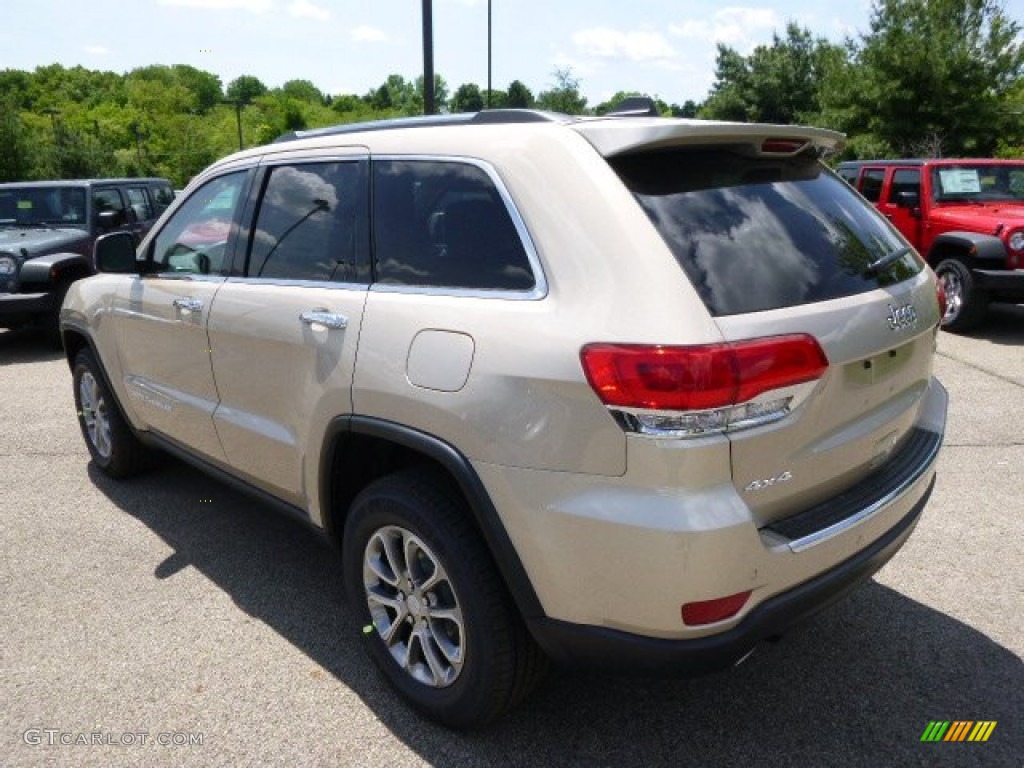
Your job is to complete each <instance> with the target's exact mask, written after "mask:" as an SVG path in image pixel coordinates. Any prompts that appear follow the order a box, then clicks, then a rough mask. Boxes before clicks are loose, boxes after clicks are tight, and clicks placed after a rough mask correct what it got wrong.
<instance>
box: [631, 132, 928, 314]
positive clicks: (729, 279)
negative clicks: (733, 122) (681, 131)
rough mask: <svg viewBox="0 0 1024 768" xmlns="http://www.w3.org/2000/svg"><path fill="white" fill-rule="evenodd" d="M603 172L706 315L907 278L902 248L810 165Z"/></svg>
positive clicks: (725, 162) (659, 165) (703, 154)
mask: <svg viewBox="0 0 1024 768" xmlns="http://www.w3.org/2000/svg"><path fill="white" fill-rule="evenodd" d="M611 165H612V167H613V168H614V169H615V170H616V172H617V173H618V174H619V177H620V178H621V179H622V180H623V182H624V183H625V184H626V186H627V187H628V188H629V189H630V191H631V192H632V193H633V195H634V197H635V198H636V200H637V202H638V203H639V204H640V206H641V207H642V208H643V210H644V212H645V213H646V214H647V216H648V218H650V220H651V222H652V223H653V224H654V226H655V227H656V228H657V230H658V232H659V233H660V234H661V237H662V239H663V240H664V241H665V243H666V244H667V245H668V247H669V249H670V250H671V251H672V254H673V255H674V256H675V258H676V260H677V261H678V262H679V265H680V266H681V267H682V269H683V270H684V271H685V272H686V275H687V276H688V277H689V279H690V282H692V283H693V285H694V287H695V288H696V289H697V292H698V293H699V294H700V297H701V299H703V301H704V304H705V305H706V306H707V308H708V310H709V311H710V312H711V313H712V314H713V315H716V316H720V315H734V314H742V313H747V312H757V311H763V310H770V309H779V308H782V307H789V306H796V305H800V304H808V303H811V302H816V301H825V300H827V299H836V298H841V297H845V296H850V295H853V294H857V293H863V292H866V291H869V290H872V289H874V288H878V287H880V286H885V285H890V284H893V283H896V282H899V281H902V280H905V279H907V278H908V277H911V276H912V275H915V274H917V273H918V272H919V271H920V270H921V269H922V263H921V262H920V260H919V258H918V257H917V256H916V255H915V254H913V252H909V253H908V254H907V255H905V256H904V257H903V258H902V259H899V260H898V261H896V262H894V263H893V264H892V265H891V266H890V267H888V268H887V269H884V270H882V271H881V274H878V275H875V274H870V273H869V270H867V266H868V265H869V264H871V263H872V262H873V261H876V260H877V259H879V258H881V257H882V256H885V255H887V254H889V253H891V252H893V251H895V250H897V249H899V248H902V247H904V246H905V243H904V242H903V241H902V240H901V239H900V238H899V236H898V235H897V234H896V232H895V231H894V230H893V229H892V228H891V227H890V226H889V225H888V224H887V223H886V222H885V220H884V219H882V218H881V217H880V216H879V214H878V213H877V212H876V211H875V210H874V209H873V208H872V207H871V206H870V205H867V204H866V203H865V202H864V201H863V200H862V199H861V198H860V197H859V196H858V195H857V194H856V193H854V192H853V190H851V189H850V187H849V185H848V184H846V183H845V182H844V181H842V180H841V179H840V178H839V177H838V176H836V175H834V174H833V173H832V172H830V171H828V170H827V169H825V167H824V166H822V165H821V164H820V163H819V162H818V161H817V159H816V158H815V157H813V156H802V157H798V158H793V159H788V160H778V159H759V158H756V157H749V156H746V155H743V154H740V153H737V152H732V151H729V150H725V149H722V150H709V149H699V150H673V151H666V152H649V153H644V154H639V155H631V156H626V157H621V158H614V159H612V161H611Z"/></svg>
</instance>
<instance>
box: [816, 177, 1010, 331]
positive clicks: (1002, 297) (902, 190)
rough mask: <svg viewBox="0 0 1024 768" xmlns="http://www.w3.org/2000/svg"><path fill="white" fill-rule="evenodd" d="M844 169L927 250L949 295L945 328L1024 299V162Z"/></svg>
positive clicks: (969, 322)
mask: <svg viewBox="0 0 1024 768" xmlns="http://www.w3.org/2000/svg"><path fill="white" fill-rule="evenodd" d="M836 172H837V173H838V174H839V175H840V176H842V177H843V178H844V179H846V180H847V181H848V182H850V184H852V185H853V186H854V187H856V188H857V190H858V191H859V192H860V193H861V194H862V195H864V197H866V198H867V199H868V200H869V201H871V202H872V203H874V204H875V206H876V207H877V208H878V209H879V210H880V211H881V212H882V214H883V215H884V216H885V217H886V218H887V219H889V221H891V222H892V223H893V224H894V225H895V226H896V228H897V229H899V231H900V232H902V233H903V236H904V237H906V238H907V239H908V240H909V241H910V242H911V244H913V246H914V247H915V248H917V250H918V251H919V252H920V253H921V255H922V256H924V257H925V259H926V260H927V261H928V263H929V264H930V265H931V267H932V269H934V270H935V272H936V274H938V276H939V281H940V284H941V285H942V287H943V290H944V291H945V294H946V314H945V317H943V319H942V327H943V328H945V329H946V330H949V331H963V330H966V329H968V328H971V327H972V326H974V325H977V324H978V323H979V322H980V321H981V320H982V318H983V317H984V316H985V312H986V310H987V309H988V305H989V302H992V301H1005V302H1014V303H1019V302H1024V160H952V159H950V160H867V161H858V162H845V163H840V164H839V166H838V167H837V168H836Z"/></svg>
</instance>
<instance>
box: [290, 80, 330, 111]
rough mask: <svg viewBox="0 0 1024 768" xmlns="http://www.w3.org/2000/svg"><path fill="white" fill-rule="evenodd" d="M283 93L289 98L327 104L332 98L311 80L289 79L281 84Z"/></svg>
mask: <svg viewBox="0 0 1024 768" xmlns="http://www.w3.org/2000/svg"><path fill="white" fill-rule="evenodd" d="M281 93H283V94H284V95H285V96H287V97H289V98H292V99H298V100H299V101H308V102H310V103H311V104H322V105H324V106H327V105H328V104H329V103H330V99H329V98H328V97H327V96H326V95H325V94H323V93H322V92H321V91H320V89H319V88H317V87H316V86H315V85H313V83H311V82H310V81H309V80H289V81H288V82H287V83H285V84H284V85H282V86H281Z"/></svg>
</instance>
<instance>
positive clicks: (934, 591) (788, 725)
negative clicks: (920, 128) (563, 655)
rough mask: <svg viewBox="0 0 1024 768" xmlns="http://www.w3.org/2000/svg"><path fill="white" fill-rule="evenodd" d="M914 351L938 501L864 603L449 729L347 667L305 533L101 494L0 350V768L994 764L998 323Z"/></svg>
mask: <svg viewBox="0 0 1024 768" xmlns="http://www.w3.org/2000/svg"><path fill="white" fill-rule="evenodd" d="M939 353H940V354H939V357H938V359H937V363H936V367H937V373H938V375H939V377H940V378H941V379H942V380H943V382H944V383H945V385H946V387H947V388H948V389H949V391H950V395H951V406H950V408H951V410H950V420H949V430H948V432H947V435H946V444H945V449H944V452H943V455H942V458H941V460H940V469H939V479H938V483H937V486H936V490H935V493H934V495H933V497H932V501H931V504H930V505H929V507H928V509H927V510H926V513H925V516H924V518H923V519H922V521H921V523H920V525H919V526H918V528H917V531H916V533H915V534H914V536H913V537H912V538H911V540H910V542H909V544H908V545H907V546H906V547H905V548H904V550H903V551H902V552H901V553H900V554H899V555H898V556H897V557H896V558H895V559H894V560H893V561H892V562H891V563H890V564H889V565H888V566H887V567H886V568H885V569H883V570H882V571H881V572H880V573H879V574H877V576H876V577H875V578H874V579H873V580H872V581H871V582H870V583H868V584H867V585H865V586H864V587H863V588H861V589H859V590H858V591H857V592H855V593H854V594H853V595H852V596H851V597H850V598H849V599H847V600H846V601H845V602H843V603H841V604H839V605H837V606H835V607H833V608H830V609H828V610H827V611H826V612H825V613H823V614H822V615H820V616H819V617H817V618H816V619H815V620H814V621H812V622H811V623H808V624H806V625H804V626H802V627H800V628H798V629H796V630H794V631H793V632H792V633H791V634H789V635H788V636H786V637H785V638H783V639H782V641H781V642H779V643H776V644H771V645H767V646H766V647H764V648H762V649H761V650H760V652H758V653H756V654H755V655H754V656H753V657H752V658H751V659H750V660H749V661H747V662H746V663H745V664H743V665H742V666H740V667H738V668H737V669H734V670H732V671H730V672H728V673H723V674H717V675H713V676H709V677H704V678H699V679H693V680H682V681H679V680H623V679H610V678H605V677H603V676H601V675H600V674H592V675H587V676H582V675H569V674H565V673H556V674H552V675H551V676H550V678H549V679H548V680H547V681H546V683H545V684H544V685H543V687H542V688H541V689H540V690H539V691H538V693H537V694H536V695H535V696H534V697H533V698H532V699H531V700H530V701H528V702H527V704H526V706H524V707H523V708H521V709H520V710H518V711H517V712H515V713H513V714H512V715H511V716H509V717H508V718H506V719H505V720H503V721H501V722H500V723H498V724H497V725H496V726H494V727H493V728H491V729H490V730H488V731H485V732H482V733H475V734H468V735H467V734H456V733H452V732H448V731H446V730H444V729H441V728H438V727H436V726H434V725H432V724H430V723H428V722H426V721H424V720H422V719H421V718H419V717H418V716H416V715H415V714H413V713H411V712H410V711H409V710H408V709H407V708H406V707H405V706H404V705H403V704H402V703H401V702H399V701H398V700H397V698H396V697H395V696H394V695H393V694H392V693H391V691H390V689H389V688H388V687H387V686H386V685H385V684H384V682H383V681H382V679H381V678H380V677H378V675H377V674H376V672H375V671H374V670H373V669H372V668H371V665H370V663H369V661H368V660H367V659H366V658H365V657H364V656H363V654H362V652H361V650H360V649H359V647H358V644H357V637H356V636H355V634H354V630H353V628H352V627H351V626H350V624H349V622H348V621H347V619H346V615H345V614H346V607H345V604H344V602H343V600H342V598H341V594H340V588H339V583H340V569H339V561H338V558H337V556H336V555H335V553H334V552H333V550H331V549H330V548H329V547H328V546H327V545H326V544H324V543H323V542H321V541H320V539H319V538H318V537H316V536H315V535H314V534H313V533H312V532H311V531H309V530H307V529H305V528H303V527H302V526H300V525H298V524H296V523H293V522H291V521H289V520H287V519H284V518H282V517H280V516H278V515H277V514H275V513H274V512H272V511H271V510H269V509H267V508H264V507H262V506H259V505H257V504H255V503H253V502H252V501H250V500H249V499H248V498H247V497H245V496H242V495H240V494H238V493H236V492H234V491H232V490H230V489H229V488H227V487H225V486H222V485H219V484H217V483H215V482H213V481H211V480H209V479H207V478H206V477H205V476H203V475H201V474H199V473H198V472H196V471H194V470H192V469H190V468H187V467H185V466H184V465H181V464H179V463H177V462H174V461H172V460H170V459H168V460H166V462H165V466H163V467H162V468H160V469H158V470H157V471H154V472H152V473H150V474H148V475H146V476H144V477H142V478H139V479H137V480H133V481H131V482H127V483H116V482H113V481H111V480H109V479H107V478H106V477H104V476H102V475H101V474H100V473H98V472H97V471H95V470H94V469H93V468H92V467H91V466H90V465H89V461H88V458H89V457H88V453H87V451H86V449H85V447H84V445H83V443H82V440H81V437H80V434H79V431H78V427H77V425H76V419H75V412H74V406H73V402H72V397H71V377H70V374H69V372H68V368H67V365H66V364H65V363H64V361H63V358H62V357H61V355H60V354H59V353H56V352H53V351H51V350H49V349H47V348H46V347H45V342H44V341H43V340H42V338H41V337H37V336H35V335H34V334H31V333H28V332H17V333H14V332H5V331H0V515H2V520H3V526H2V527H0V610H2V616H3V620H2V634H0V701H2V702H3V704H2V705H0V723H2V728H0V765H2V766H57V765H75V766H117V765H146V766H153V765H196V766H219V765H282V766H321V765H325V766H326V765H359V766H364V765H389V766H404V765H422V764H437V765H444V766H449V765H453V766H460V765H523V766H538V765H568V764H584V765H609V766H612V765H615V766H618V765H645V766H649V765H673V766H678V765H700V766H715V765H749V766H759V765H764V766H773V767H774V766H789V765H793V766H824V765H855V766H871V767H872V768H877V766H904V765H922V766H925V765H927V766H931V765H984V766H1020V765H1022V761H1024V664H1022V655H1024V563H1022V560H1024V558H1022V555H1024V545H1022V541H1024V524H1022V519H1024V306H1017V307H1002V308H996V309H994V310H993V312H992V316H991V318H990V320H989V322H988V323H987V324H986V325H985V326H984V327H982V328H981V329H979V330H978V331H977V332H976V333H974V334H972V335H971V336H962V337H958V336H952V335H948V334H942V335H941V336H940V341H939ZM932 720H973V721H978V720H992V721H996V722H997V726H996V728H995V730H994V731H993V732H992V735H991V737H990V738H989V740H988V741H987V742H985V743H922V742H921V741H920V738H921V735H922V733H923V732H924V730H925V728H926V726H927V725H928V723H929V722H930V721H932ZM93 734H97V736H93ZM83 740H84V741H86V742H88V743H85V744H83V743H80V742H81V741H83ZM69 741H70V742H72V743H61V742H69ZM93 741H98V742H99V743H93ZM51 742H52V743H51Z"/></svg>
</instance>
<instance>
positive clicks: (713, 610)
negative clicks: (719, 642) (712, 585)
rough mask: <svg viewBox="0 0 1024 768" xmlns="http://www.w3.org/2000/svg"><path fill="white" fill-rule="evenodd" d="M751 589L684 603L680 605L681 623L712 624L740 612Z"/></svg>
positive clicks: (694, 624)
mask: <svg viewBox="0 0 1024 768" xmlns="http://www.w3.org/2000/svg"><path fill="white" fill-rule="evenodd" d="M750 595H751V591H750V590H747V591H746V592H739V593H737V594H735V595H729V596H728V597H718V598H715V599H714V600H701V601H700V602H696V603H686V604H684V605H683V607H682V614H683V623H684V624H686V625H688V626H691V627H696V626H699V625H701V624H714V623H715V622H716V621H724V620H725V619H730V618H732V617H733V616H735V615H736V614H737V613H739V612H740V609H741V608H743V606H744V605H746V603H747V600H749V599H750Z"/></svg>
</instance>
